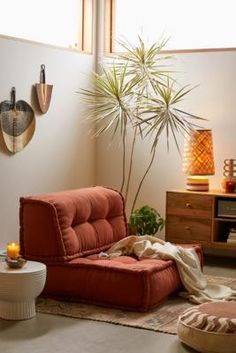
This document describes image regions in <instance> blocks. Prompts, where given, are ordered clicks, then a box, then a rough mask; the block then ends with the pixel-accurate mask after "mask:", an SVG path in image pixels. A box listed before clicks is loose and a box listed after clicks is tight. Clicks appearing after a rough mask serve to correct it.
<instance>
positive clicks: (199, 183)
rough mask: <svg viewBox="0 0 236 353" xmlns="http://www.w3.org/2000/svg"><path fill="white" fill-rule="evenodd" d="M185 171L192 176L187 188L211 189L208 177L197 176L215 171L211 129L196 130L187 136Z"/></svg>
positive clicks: (184, 159) (184, 160) (196, 189)
mask: <svg viewBox="0 0 236 353" xmlns="http://www.w3.org/2000/svg"><path fill="white" fill-rule="evenodd" d="M183 171H184V173H186V174H187V175H189V176H190V177H189V178H188V180H187V189H189V190H195V191H207V190H208V189H209V182H208V178H206V177H205V178H202V179H201V178H197V177H196V176H207V175H213V174H214V173H215V166H214V157H213V141H212V131H211V130H195V131H193V132H192V133H190V134H188V135H187V136H186V139H185V144H184V158H183ZM195 177H196V178H195Z"/></svg>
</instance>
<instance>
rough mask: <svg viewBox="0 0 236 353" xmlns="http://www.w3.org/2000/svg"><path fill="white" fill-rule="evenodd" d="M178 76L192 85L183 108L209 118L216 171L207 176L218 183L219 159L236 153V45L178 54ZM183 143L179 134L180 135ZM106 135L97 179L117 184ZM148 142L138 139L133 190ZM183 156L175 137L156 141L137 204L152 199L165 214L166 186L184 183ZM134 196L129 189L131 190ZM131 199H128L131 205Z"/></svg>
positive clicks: (117, 165) (116, 150)
mask: <svg viewBox="0 0 236 353" xmlns="http://www.w3.org/2000/svg"><path fill="white" fill-rule="evenodd" d="M175 56H176V58H175V60H174V68H175V70H176V71H177V73H176V78H178V80H179V82H180V83H181V84H183V85H186V84H190V85H192V86H195V85H197V84H199V87H197V88H196V89H195V90H193V91H192V92H191V93H190V94H189V95H188V96H187V97H186V98H185V100H184V101H183V103H182V104H181V108H183V109H184V110H186V111H188V112H190V113H192V114H195V115H199V116H201V117H204V118H207V119H209V121H208V122H205V123H204V124H203V126H204V127H206V128H212V130H213V139H214V152H215V165H216V174H215V175H214V176H212V177H210V184H211V188H214V189H220V182H221V179H222V170H223V161H224V159H225V158H236V138H235V136H236V66H235V65H236V64H235V63H236V51H225V52H201V53H186V54H178V55H177V54H176V55H175ZM180 141H181V143H180V145H181V146H182V145H183V139H180ZM109 143H110V140H109V138H108V137H107V136H106V137H105V136H103V137H100V138H99V139H98V141H97V148H96V183H97V184H105V185H111V186H113V187H119V181H120V177H121V156H120V151H121V149H120V147H119V141H116V143H115V144H114V145H112V146H110V147H109ZM149 148H150V144H149V142H148V141H147V140H145V141H144V142H142V143H141V144H139V146H138V149H137V153H136V160H135V164H136V172H135V174H134V182H133V184H132V194H134V192H135V189H136V186H137V182H138V180H139V179H140V176H141V174H142V171H143V168H144V167H145V165H146V164H147V160H148V156H149ZM184 185H185V175H184V174H183V173H182V161H181V157H180V156H179V154H178V152H177V151H176V148H175V146H174V143H172V144H171V147H170V152H169V153H168V152H167V149H166V144H165V140H164V139H162V140H161V141H160V143H159V147H158V155H157V156H156V158H155V162H154V164H153V166H152V170H151V172H150V173H149V175H148V177H147V179H146V182H145V184H144V187H143V189H142V192H141V194H140V197H139V199H138V202H137V207H139V206H142V205H144V204H149V205H152V206H153V207H155V208H157V210H159V211H160V212H161V214H162V215H163V216H165V194H166V190H171V189H179V188H184ZM131 199H132V195H131ZM129 206H130V202H128V210H129Z"/></svg>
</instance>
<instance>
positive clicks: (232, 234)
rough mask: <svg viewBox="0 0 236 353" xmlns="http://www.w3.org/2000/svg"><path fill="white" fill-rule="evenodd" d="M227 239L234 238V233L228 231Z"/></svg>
mask: <svg viewBox="0 0 236 353" xmlns="http://www.w3.org/2000/svg"><path fill="white" fill-rule="evenodd" d="M228 239H236V234H234V233H229V235H228Z"/></svg>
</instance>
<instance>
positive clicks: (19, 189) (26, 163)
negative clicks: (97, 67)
mask: <svg viewBox="0 0 236 353" xmlns="http://www.w3.org/2000/svg"><path fill="white" fill-rule="evenodd" d="M41 64H45V65H46V80H47V83H48V84H53V85H54V87H53V93H52V100H51V105H50V108H49V110H48V112H47V113H46V114H40V113H39V111H38V109H37V101H35V94H34V89H33V88H32V86H33V85H34V84H35V83H36V82H39V72H40V65H41ZM93 69H94V56H93V55H86V54H79V53H76V52H71V51H67V50H61V49H57V48H53V47H48V46H43V45H38V44H32V43H27V42H23V41H17V40H11V39H5V38H0V77H1V79H0V101H4V100H8V99H9V98H10V90H11V87H12V86H15V87H16V99H18V100H19V99H23V100H26V101H27V102H28V103H30V104H31V106H32V107H33V109H34V110H35V112H36V129H35V134H34V136H33V138H32V140H31V142H30V143H29V144H28V145H27V146H26V147H25V148H24V149H23V150H22V151H20V152H18V153H16V154H11V153H9V152H8V151H7V149H6V147H5V144H4V141H3V137H2V134H0V248H1V247H5V244H6V242H7V241H11V240H17V239H18V233H19V221H18V212H19V197H20V196H26V195H32V194H37V193H44V192H52V191H58V190H64V189H73V188H77V187H82V186H89V185H92V184H93V183H94V176H95V173H94V140H93V139H92V138H91V136H90V135H89V132H91V129H92V126H91V125H89V124H88V123H86V122H85V119H84V118H83V109H84V107H83V103H82V102H81V98H80V96H79V95H78V94H77V93H76V92H77V91H78V89H79V88H80V87H83V88H85V87H87V85H88V76H87V74H88V73H89V72H90V71H91V70H93Z"/></svg>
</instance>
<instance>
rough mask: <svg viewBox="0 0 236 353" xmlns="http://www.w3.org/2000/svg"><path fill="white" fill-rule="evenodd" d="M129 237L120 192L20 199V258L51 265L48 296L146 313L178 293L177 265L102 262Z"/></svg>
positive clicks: (79, 192) (94, 190)
mask: <svg viewBox="0 0 236 353" xmlns="http://www.w3.org/2000/svg"><path fill="white" fill-rule="evenodd" d="M127 235H128V227H127V221H126V215H125V209H124V200H123V197H122V195H121V194H120V193H119V192H118V191H116V190H113V189H110V188H105V187H101V186H95V187H90V188H81V189H76V190H68V191H62V192H56V193H51V194H44V195H37V196H29V197H22V198H21V199H20V242H21V250H22V255H23V256H24V257H25V258H26V259H29V260H35V261H41V262H43V263H45V264H46V265H47V280H46V286H45V289H44V294H45V295H47V296H52V297H57V298H63V299H69V300H75V301H81V302H87V303H92V304H99V305H106V306H113V307H119V308H125V309H129V310H139V311H145V310H148V309H150V308H152V307H155V306H156V305H158V304H159V303H161V302H163V301H164V300H165V299H166V298H167V297H168V296H169V295H170V294H172V293H174V292H175V291H177V290H178V289H180V288H181V281H180V278H179V275H178V272H177V269H176V266H175V263H174V262H173V261H163V260H156V259H145V260H141V261H138V260H137V259H135V258H133V257H129V256H120V257H117V258H112V259H103V258H99V257H98V254H99V253H100V252H101V251H106V250H107V249H109V247H110V246H111V245H113V244H114V243H115V242H117V241H118V240H120V239H122V238H124V237H126V236H127ZM193 246H194V247H195V248H196V250H197V252H198V255H199V257H201V249H200V246H198V245H193Z"/></svg>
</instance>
